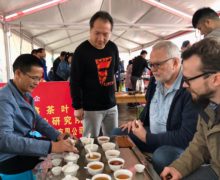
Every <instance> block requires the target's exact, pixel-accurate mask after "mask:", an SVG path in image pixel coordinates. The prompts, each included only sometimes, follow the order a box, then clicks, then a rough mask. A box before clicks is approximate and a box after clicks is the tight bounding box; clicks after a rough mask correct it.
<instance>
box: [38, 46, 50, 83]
mask: <svg viewBox="0 0 220 180" xmlns="http://www.w3.org/2000/svg"><path fill="white" fill-rule="evenodd" d="M36 57H38V59H40V62H41V64H42V66H43V68H44V74H43V77H44V80H45V81H49V79H48V77H47V65H46V60H45V58H46V51H45V49H44V48H39V49H37V54H36Z"/></svg>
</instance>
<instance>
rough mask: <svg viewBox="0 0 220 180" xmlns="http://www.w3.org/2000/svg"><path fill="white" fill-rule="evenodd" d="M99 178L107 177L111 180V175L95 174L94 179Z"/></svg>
mask: <svg viewBox="0 0 220 180" xmlns="http://www.w3.org/2000/svg"><path fill="white" fill-rule="evenodd" d="M99 178H106V179H107V180H111V179H112V178H111V176H109V175H108V174H96V175H95V176H93V177H92V180H98V179H99Z"/></svg>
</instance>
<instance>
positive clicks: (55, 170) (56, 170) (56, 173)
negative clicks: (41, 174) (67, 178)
mask: <svg viewBox="0 0 220 180" xmlns="http://www.w3.org/2000/svg"><path fill="white" fill-rule="evenodd" d="M61 171H62V167H60V166H56V167H53V168H52V169H51V172H52V174H53V175H54V176H59V175H60V173H61Z"/></svg>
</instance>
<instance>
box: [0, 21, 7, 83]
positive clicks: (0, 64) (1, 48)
mask: <svg viewBox="0 0 220 180" xmlns="http://www.w3.org/2000/svg"><path fill="white" fill-rule="evenodd" d="M0 42H1V43H0V52H1V53H0V82H6V81H7V71H6V58H5V44H4V32H3V27H2V24H1V23H0Z"/></svg>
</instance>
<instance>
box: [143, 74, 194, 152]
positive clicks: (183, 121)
mask: <svg viewBox="0 0 220 180" xmlns="http://www.w3.org/2000/svg"><path fill="white" fill-rule="evenodd" d="M155 90H156V81H155V78H154V77H152V78H151V80H150V83H149V86H148V90H147V93H146V100H147V104H146V106H145V108H144V110H143V111H142V113H141V114H140V119H141V121H142V122H143V123H144V126H145V127H150V119H149V109H150V103H151V100H152V98H153V95H154V93H155ZM197 119H198V109H197V108H196V106H195V105H194V103H193V102H192V97H191V94H190V93H189V92H188V91H187V90H186V89H185V88H183V87H182V83H181V87H180V89H179V90H178V91H177V92H176V94H175V96H174V98H173V101H172V103H171V106H170V110H169V114H168V119H167V131H166V132H164V133H159V134H152V133H151V132H147V135H146V142H147V143H146V144H147V146H148V147H150V149H152V151H154V150H155V149H157V148H158V147H160V146H162V145H171V146H176V147H179V148H183V149H185V148H186V147H187V146H188V145H189V142H190V141H191V140H192V138H193V136H194V133H195V132H196V125H197Z"/></svg>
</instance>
